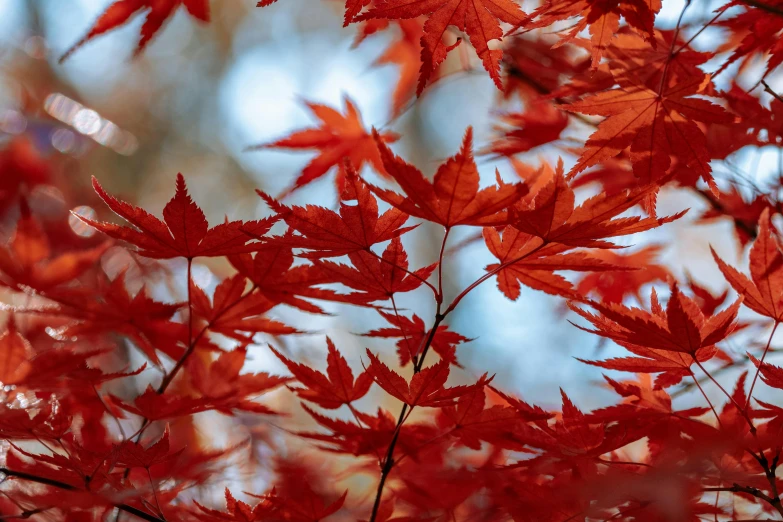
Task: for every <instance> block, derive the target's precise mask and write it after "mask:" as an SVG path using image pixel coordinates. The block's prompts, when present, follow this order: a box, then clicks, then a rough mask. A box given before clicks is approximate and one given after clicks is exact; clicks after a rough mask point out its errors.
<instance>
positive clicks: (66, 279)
mask: <svg viewBox="0 0 783 522" xmlns="http://www.w3.org/2000/svg"><path fill="white" fill-rule="evenodd" d="M19 208H20V214H21V215H20V217H19V220H18V221H17V222H16V230H15V231H14V235H13V237H12V238H11V240H10V241H9V242H8V245H7V246H5V247H0V274H3V275H5V278H7V280H8V281H7V282H6V281H2V283H3V284H6V285H8V286H10V287H12V288H15V289H19V288H20V287H21V286H29V287H31V288H34V289H35V290H38V291H46V290H48V289H51V288H53V287H56V286H59V285H63V284H66V283H70V282H71V281H73V280H74V279H76V278H77V277H79V276H80V275H82V274H83V273H84V272H86V271H87V270H89V269H90V268H92V267H93V266H95V264H96V262H97V261H98V259H99V258H100V257H101V255H103V253H104V252H105V251H106V249H107V248H108V247H109V246H110V243H109V242H105V243H102V244H100V245H99V246H97V247H94V248H90V249H87V250H82V251H74V252H66V253H63V254H60V255H57V256H53V255H52V251H51V247H50V244H49V239H48V238H47V237H46V234H45V233H44V231H43V230H42V228H41V224H40V223H39V222H38V220H37V219H35V217H34V216H33V215H32V213H31V212H30V207H29V206H28V204H27V200H25V199H22V200H21V201H20V205H19Z"/></svg>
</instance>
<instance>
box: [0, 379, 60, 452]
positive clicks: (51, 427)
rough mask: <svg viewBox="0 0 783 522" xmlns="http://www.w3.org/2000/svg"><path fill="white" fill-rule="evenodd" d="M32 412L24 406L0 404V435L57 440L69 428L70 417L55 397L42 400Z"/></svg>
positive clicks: (8, 437) (15, 437) (19, 438)
mask: <svg viewBox="0 0 783 522" xmlns="http://www.w3.org/2000/svg"><path fill="white" fill-rule="evenodd" d="M3 384H5V382H3ZM32 413H33V412H32V411H31V410H29V409H26V408H10V407H9V406H8V405H7V404H3V405H0V436H2V437H3V438H4V439H18V440H26V439H31V440H33V439H38V440H40V439H45V440H58V439H61V438H62V437H63V435H65V433H66V432H67V431H68V430H69V429H70V428H71V422H72V418H71V416H70V415H68V414H67V413H66V411H65V410H64V409H63V408H62V406H61V405H60V401H59V400H58V399H57V397H54V396H53V397H51V398H49V399H47V400H45V401H43V403H42V404H41V406H40V408H39V409H38V410H37V411H36V412H35V414H33V415H31V414H32Z"/></svg>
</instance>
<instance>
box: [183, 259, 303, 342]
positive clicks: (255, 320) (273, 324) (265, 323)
mask: <svg viewBox="0 0 783 522" xmlns="http://www.w3.org/2000/svg"><path fill="white" fill-rule="evenodd" d="M246 286H247V279H245V276H244V274H236V275H234V276H232V277H228V278H226V279H224V280H223V281H221V282H220V284H218V286H217V287H216V288H215V294H214V297H213V299H212V302H210V299H209V298H208V297H207V296H206V294H205V293H204V291H203V290H202V289H201V288H199V287H198V286H197V285H196V284H195V283H193V282H192V281H191V296H192V297H191V300H192V309H193V312H194V314H197V315H198V316H200V317H202V318H204V319H205V320H206V321H207V325H208V327H209V330H210V331H212V332H215V333H221V334H224V335H227V336H229V337H233V338H234V339H237V340H239V341H244V340H246V337H245V336H243V335H241V334H240V332H245V333H251V334H253V333H268V334H273V335H283V334H293V333H299V330H297V329H296V328H293V327H291V326H287V325H285V324H283V323H281V322H279V321H275V320H274V319H269V318H267V317H264V314H265V313H266V312H268V311H269V310H271V309H272V308H274V307H275V306H276V305H277V302H275V301H272V300H270V299H269V298H267V297H266V296H265V295H263V294H262V293H261V292H250V293H248V294H245V293H244V292H245V287H246Z"/></svg>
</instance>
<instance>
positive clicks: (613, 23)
mask: <svg viewBox="0 0 783 522" xmlns="http://www.w3.org/2000/svg"><path fill="white" fill-rule="evenodd" d="M660 10H661V1H660V0H649V1H647V0H619V1H618V0H615V1H606V0H547V1H546V2H545V3H544V4H543V5H541V6H540V7H538V9H536V10H535V11H534V12H533V13H532V14H531V15H530V18H531V19H532V20H533V21H532V22H528V23H526V24H524V26H525V30H530V29H535V28H540V27H549V26H550V25H552V24H553V23H555V22H558V21H560V20H566V19H568V18H572V17H574V16H581V17H582V18H581V20H579V22H577V23H576V24H574V25H573V26H571V27H570V28H569V31H568V34H567V35H566V36H564V37H563V38H562V39H561V40H560V42H559V43H558V44H557V46H560V45H563V44H564V43H567V42H570V41H572V40H574V39H575V38H576V37H577V35H578V34H579V33H580V32H581V31H582V30H584V28H585V27H587V26H588V25H589V26H590V27H589V31H590V42H591V44H592V46H591V57H592V66H593V68H597V67H598V64H599V62H600V61H601V56H602V55H603V53H604V52H605V50H606V48H607V46H608V45H609V42H610V41H611V40H612V38H614V36H615V34H616V33H617V31H618V30H619V29H620V17H621V16H622V17H623V18H625V22H626V23H627V24H628V27H630V28H632V29H634V30H635V31H637V32H638V33H639V34H641V35H642V36H644V37H645V38H646V39H647V41H648V42H649V43H650V45H652V47H653V48H655V46H656V41H655V38H654V37H653V34H654V28H653V24H654V23H655V15H656V14H658V11H660Z"/></svg>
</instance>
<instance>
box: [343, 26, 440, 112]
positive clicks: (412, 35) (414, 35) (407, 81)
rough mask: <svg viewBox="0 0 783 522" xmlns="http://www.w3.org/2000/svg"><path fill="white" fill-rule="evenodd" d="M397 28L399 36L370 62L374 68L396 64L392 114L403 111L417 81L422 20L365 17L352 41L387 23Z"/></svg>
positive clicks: (366, 35) (356, 40) (356, 41)
mask: <svg viewBox="0 0 783 522" xmlns="http://www.w3.org/2000/svg"><path fill="white" fill-rule="evenodd" d="M392 24H393V25H395V26H397V27H398V28H399V31H398V32H399V33H400V34H399V37H397V38H396V39H394V40H393V41H392V42H391V43H389V44H388V46H387V47H386V49H385V50H384V52H383V54H381V55H380V56H379V57H378V58H376V59H375V60H374V61H373V66H374V67H381V66H383V65H396V66H397V67H398V68H399V79H398V80H397V84H396V86H395V87H394V92H393V93H392V116H393V117H395V118H396V117H398V116H400V115H401V114H402V113H403V110H404V108H405V106H406V104H407V103H408V102H409V101H410V100H411V98H412V97H413V95H414V94H415V93H416V82H417V77H418V75H419V68H420V66H421V59H420V57H421V38H422V36H423V35H424V29H423V27H422V23H421V21H419V20H418V19H413V20H385V19H380V20H378V19H376V20H367V21H365V22H362V24H361V27H360V29H359V34H358V35H357V37H356V39H355V40H354V44H353V45H354V47H355V46H357V45H359V44H360V43H361V42H362V41H364V39H365V38H367V37H368V36H369V35H371V34H373V33H376V32H378V31H380V30H382V29H386V28H388V27H389V26H390V25H392Z"/></svg>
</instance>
